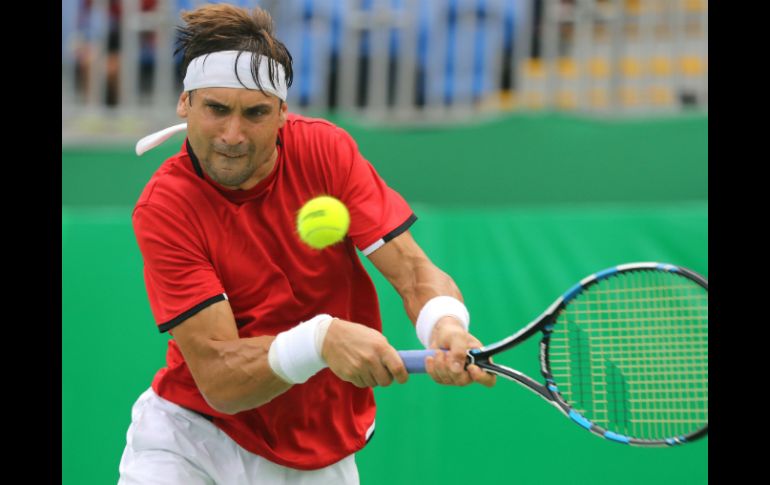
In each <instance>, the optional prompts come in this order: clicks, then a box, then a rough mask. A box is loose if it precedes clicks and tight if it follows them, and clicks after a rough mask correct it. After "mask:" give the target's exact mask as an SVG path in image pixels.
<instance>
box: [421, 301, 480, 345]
mask: <svg viewBox="0 0 770 485" xmlns="http://www.w3.org/2000/svg"><path fill="white" fill-rule="evenodd" d="M446 316H453V317H455V318H456V319H458V320H459V321H460V323H462V324H463V326H464V327H465V330H466V331H467V330H468V326H469V325H470V321H471V316H470V314H469V313H468V309H467V308H465V305H464V304H463V302H461V301H460V300H458V299H457V298H453V297H451V296H437V297H434V298H431V299H430V300H428V302H427V303H426V304H425V306H423V307H422V310H420V314H419V315H418V316H417V323H416V324H415V329H416V330H417V338H418V339H420V342H422V344H423V345H424V346H425V348H426V349H427V348H428V347H430V334H431V333H432V332H433V327H435V326H436V322H438V321H439V320H440V319H441V318H442V317H446Z"/></svg>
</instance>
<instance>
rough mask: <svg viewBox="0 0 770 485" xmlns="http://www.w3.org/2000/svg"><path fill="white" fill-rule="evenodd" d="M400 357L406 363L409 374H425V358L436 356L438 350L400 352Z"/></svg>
mask: <svg viewBox="0 0 770 485" xmlns="http://www.w3.org/2000/svg"><path fill="white" fill-rule="evenodd" d="M398 355H399V356H400V357H401V360H403V361H404V366H406V371H407V372H408V373H410V374H425V372H426V371H425V358H426V357H428V356H433V355H436V350H435V349H427V350H400V351H399V352H398Z"/></svg>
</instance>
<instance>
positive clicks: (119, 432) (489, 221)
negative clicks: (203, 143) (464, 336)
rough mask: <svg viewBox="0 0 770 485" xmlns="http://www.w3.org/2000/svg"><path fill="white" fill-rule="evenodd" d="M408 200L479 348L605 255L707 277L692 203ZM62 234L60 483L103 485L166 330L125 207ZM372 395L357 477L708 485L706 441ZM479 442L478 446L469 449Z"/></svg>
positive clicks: (417, 394) (408, 396) (458, 398)
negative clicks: (629, 440) (624, 433)
mask: <svg viewBox="0 0 770 485" xmlns="http://www.w3.org/2000/svg"><path fill="white" fill-rule="evenodd" d="M415 210H416V212H417V213H418V215H419V217H420V220H419V221H418V223H417V224H415V226H414V228H413V233H414V235H415V237H416V238H417V240H418V241H419V242H420V244H422V246H423V247H424V248H425V250H426V251H427V253H428V254H430V255H431V258H432V259H433V261H434V262H435V263H436V264H437V265H439V266H440V267H441V268H443V269H444V270H445V271H447V272H448V273H449V274H451V275H452V276H453V277H454V278H455V280H456V281H457V283H458V285H459V286H460V288H461V289H462V291H463V293H464V296H465V299H466V302H467V305H468V307H469V309H470V312H471V315H472V320H473V324H472V325H473V331H474V333H475V334H476V335H477V336H478V337H479V338H480V339H481V340H482V341H485V342H489V341H493V340H497V339H499V338H501V337H502V336H505V335H506V334H509V333H511V332H512V331H513V330H515V329H516V328H517V327H518V326H520V325H522V324H524V323H526V322H528V321H530V320H531V319H533V318H535V317H536V316H537V315H539V314H540V312H542V311H543V310H544V309H545V307H546V306H548V305H549V304H550V303H551V302H552V300H553V299H555V297H556V296H558V295H559V294H561V293H562V292H563V291H565V290H566V289H567V288H569V287H570V286H571V285H572V284H573V283H574V282H575V281H576V280H577V279H579V278H582V277H583V276H585V275H586V274H588V273H591V272H594V271H596V270H598V269H601V268H604V267H607V266H611V265H613V264H617V263H622V262H628V261H637V260H663V261H670V262H674V263H678V264H682V265H684V266H688V267H691V268H692V269H694V270H696V271H699V272H701V273H703V274H706V275H707V274H708V266H707V261H708V206H707V203H705V202H704V203H689V204H676V205H656V206H649V207H629V206H594V207H583V208H581V209H580V210H576V209H570V208H550V209H511V208H509V209H502V208H501V209H489V210H484V211H482V210H477V211H470V210H450V209H440V208H434V207H430V206H423V205H415ZM62 238H63V239H62V251H63V268H62V278H63V285H62V286H63V295H62V305H63V308H62V310H63V328H62V337H63V342H62V343H63V351H62V358H63V362H62V364H63V368H62V392H63V395H62V401H63V402H62V404H63V408H62V440H63V443H62V445H63V449H62V464H63V473H64V481H63V483H64V484H67V485H70V484H72V485H74V484H103V483H114V481H116V480H117V465H118V461H119V459H120V454H121V452H122V448H123V446H124V444H125V432H126V429H127V427H128V424H129V421H130V408H131V404H132V403H133V401H134V400H135V399H136V398H137V397H138V395H139V394H140V393H141V392H142V391H143V390H144V389H146V388H147V387H148V386H149V384H150V381H151V378H152V376H153V375H154V373H155V371H156V370H157V369H158V368H159V367H160V366H162V365H163V364H164V355H165V342H166V339H167V337H166V336H163V335H160V334H158V332H157V330H156V328H155V324H154V323H153V320H152V316H151V314H150V311H149V306H148V303H147V300H146V296H145V291H144V283H143V280H142V270H141V268H142V262H141V256H140V254H139V251H138V248H137V246H136V243H135V242H134V237H133V234H132V230H131V225H130V209H129V208H123V209H114V210H89V209H67V210H65V211H64V212H63V213H62ZM365 264H366V265H367V268H368V269H370V270H371V269H372V267H371V265H370V264H369V263H368V261H365ZM373 277H374V280H375V284H376V285H377V287H378V289H379V290H380V295H381V309H382V313H383V321H384V327H385V334H386V335H387V336H388V338H389V339H390V341H391V343H392V344H393V345H394V346H396V347H397V348H399V349H410V348H417V347H418V342H417V339H416V337H415V335H414V332H413V330H412V329H411V327H410V325H409V322H408V320H407V318H406V316H405V314H404V311H403V309H402V306H401V303H400V300H399V298H398V295H397V294H396V293H395V291H394V290H393V289H392V288H391V287H390V286H389V284H388V283H387V282H386V281H385V280H384V279H383V278H382V277H381V276H380V275H379V274H377V273H376V272H374V273H373ZM514 354H515V355H512V356H511V360H512V362H513V363H514V364H515V365H516V366H517V367H518V368H519V369H521V370H523V371H524V372H527V373H530V374H531V375H535V376H536V375H537V372H538V370H537V368H538V364H537V343H536V342H532V343H531V345H529V344H524V345H523V346H522V347H521V349H520V350H518V351H514ZM376 396H377V401H378V409H379V410H378V417H377V433H376V436H375V438H374V440H373V441H372V442H371V443H370V445H369V446H368V447H367V448H366V449H365V450H364V451H363V452H361V453H360V454H359V455H358V457H357V460H358V463H359V466H360V472H361V476H362V480H363V483H364V484H367V485H371V484H389V483H424V484H429V483H436V484H446V483H467V482H469V481H471V480H474V481H478V480H486V482H485V483H571V484H604V483H606V484H617V483H639V484H649V483H672V484H674V483H676V484H681V483H699V484H704V483H707V460H708V449H707V445H708V440H705V441H703V442H698V443H693V444H691V445H688V446H685V447H682V448H678V449H652V450H648V449H638V448H628V447H624V446H622V445H618V444H614V443H609V442H605V441H604V440H602V439H600V438H597V437H595V436H594V435H592V434H590V433H587V432H585V431H584V430H582V429H580V428H579V427H578V426H576V425H574V424H573V423H572V422H571V421H569V420H568V419H566V418H564V417H563V416H562V415H561V414H560V413H559V412H557V411H556V410H555V409H554V408H552V407H551V406H549V405H547V404H546V403H545V402H544V401H543V400H542V399H541V398H539V397H537V396H536V395H534V394H532V393H531V392H529V391H527V390H525V389H523V388H520V387H519V386H517V385H516V384H513V383H509V382H500V383H499V384H498V385H497V386H496V387H495V388H494V389H483V388H473V387H469V388H448V387H441V386H438V385H436V384H434V383H432V381H430V380H429V379H428V378H427V377H426V376H412V377H411V379H410V380H409V382H408V383H407V384H406V385H401V386H399V385H393V386H390V387H388V388H380V389H377V390H376ZM481 437H483V438H484V439H485V440H487V443H488V444H486V445H484V446H483V447H481V448H478V449H476V448H474V447H473V446H469V445H470V444H471V443H473V442H476V441H477V440H478V439H480V438H481ZM511 457H516V460H515V461H516V463H515V464H513V463H512V462H511ZM594 467H598V468H599V469H600V470H601V473H597V472H596V471H595V470H594ZM501 473H502V475H501Z"/></svg>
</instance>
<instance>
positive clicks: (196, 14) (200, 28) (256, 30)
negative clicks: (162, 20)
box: [174, 3, 294, 89]
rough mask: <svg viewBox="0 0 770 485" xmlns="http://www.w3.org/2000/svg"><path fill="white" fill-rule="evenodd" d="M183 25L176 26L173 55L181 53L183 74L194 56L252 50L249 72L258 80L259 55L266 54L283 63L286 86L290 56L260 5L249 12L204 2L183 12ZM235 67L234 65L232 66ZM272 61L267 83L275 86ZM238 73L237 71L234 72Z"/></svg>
mask: <svg viewBox="0 0 770 485" xmlns="http://www.w3.org/2000/svg"><path fill="white" fill-rule="evenodd" d="M181 17H182V20H183V21H184V23H185V25H184V26H182V27H178V28H177V33H178V34H179V38H178V39H177V47H176V50H175V51H174V55H177V54H178V53H180V52H181V53H182V54H183V57H182V66H181V69H182V75H183V76H184V74H185V73H186V72H187V66H188V65H189V64H190V62H191V61H192V60H193V59H195V58H196V57H199V56H202V55H206V54H211V53H212V52H219V51H229V50H236V51H245V52H251V53H252V57H251V73H252V77H253V78H254V80H255V81H256V83H257V86H259V87H260V89H261V88H262V86H261V84H260V82H259V75H258V73H259V60H260V57H259V56H260V55H263V56H267V57H269V58H270V59H273V60H274V61H276V62H278V63H279V64H280V65H282V66H283V69H284V73H285V75H286V86H287V87H289V86H291V83H292V80H293V79H294V71H293V70H292V57H291V54H290V53H289V50H288V49H287V48H286V46H285V45H283V43H282V42H281V41H279V40H278V39H276V38H275V37H274V36H273V18H272V17H271V16H270V14H269V13H268V12H266V11H265V10H262V9H261V8H259V7H255V8H254V9H253V10H251V11H249V10H248V9H246V8H240V7H235V6H233V5H229V4H226V3H221V4H213V5H203V6H201V7H198V8H196V9H195V10H191V11H184V12H182V15H181ZM233 69H235V66H233ZM274 71H275V70H274V68H273V63H272V62H269V63H268V74H269V75H270V82H271V83H272V85H273V87H274V88H275V87H276V85H275V72H274ZM236 75H237V74H236Z"/></svg>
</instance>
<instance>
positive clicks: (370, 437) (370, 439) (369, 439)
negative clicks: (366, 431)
mask: <svg viewBox="0 0 770 485" xmlns="http://www.w3.org/2000/svg"><path fill="white" fill-rule="evenodd" d="M372 438H374V431H372V434H370V435H369V438H367V440H366V444H367V445H368V444H369V442H370V441H372Z"/></svg>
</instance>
